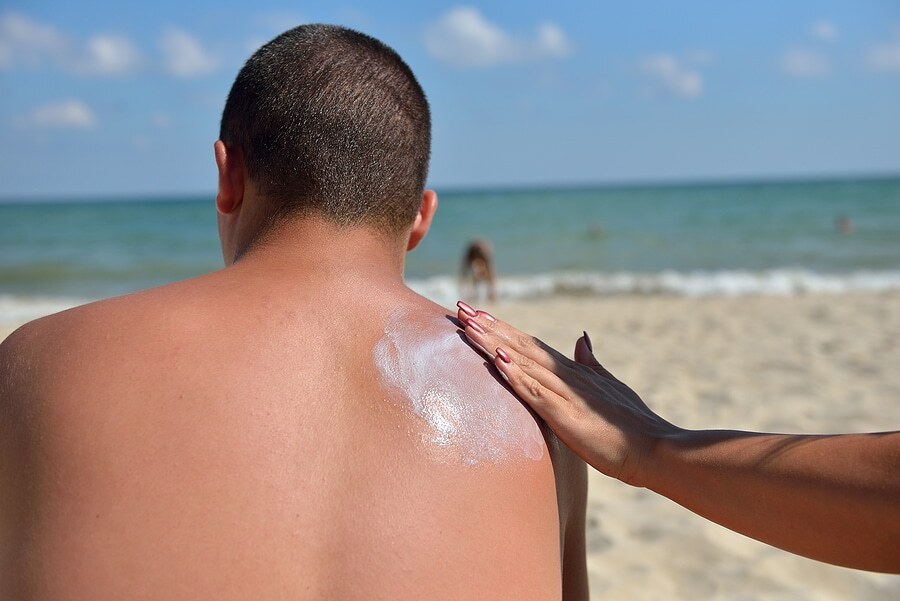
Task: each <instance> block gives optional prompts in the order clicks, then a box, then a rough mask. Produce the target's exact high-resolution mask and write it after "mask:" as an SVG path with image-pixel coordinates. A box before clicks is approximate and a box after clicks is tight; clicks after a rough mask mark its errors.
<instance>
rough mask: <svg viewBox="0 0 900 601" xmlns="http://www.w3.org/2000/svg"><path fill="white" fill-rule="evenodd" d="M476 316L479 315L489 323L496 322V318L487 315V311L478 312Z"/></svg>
mask: <svg viewBox="0 0 900 601" xmlns="http://www.w3.org/2000/svg"><path fill="white" fill-rule="evenodd" d="M478 314H479V315H481V316H482V317H484V318H485V319H486V320H488V321H489V322H491V323H494V322H495V321H497V318H496V317H494V316H493V315H491V314H490V313H488V312H487V311H479V312H478Z"/></svg>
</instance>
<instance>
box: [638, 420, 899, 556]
mask: <svg viewBox="0 0 900 601" xmlns="http://www.w3.org/2000/svg"><path fill="white" fill-rule="evenodd" d="M898 474H900V433H898V432H892V433H879V434H846V435H835V436H799V435H781V434H757V433H749V432H734V431H715V430H706V431H680V432H678V433H676V434H673V435H671V436H668V437H666V438H664V439H662V440H660V441H659V443H658V444H656V445H655V446H654V451H653V452H652V453H651V454H650V456H649V457H648V461H646V462H645V463H644V464H643V469H642V473H641V474H640V475H638V477H637V478H636V479H635V482H634V483H635V484H638V485H641V486H645V487H647V488H649V489H651V490H653V491H655V492H657V493H660V494H662V495H664V496H666V497H668V498H670V499H672V500H673V501H675V502H676V503H679V504H680V505H683V506H684V507H686V508H688V509H690V510H691V511H693V512H695V513H697V514H699V515H701V516H703V517H705V518H707V519H710V520H712V521H714V522H717V523H719V524H721V525H723V526H725V527H727V528H730V529H732V530H735V531H737V532H740V533H742V534H745V535H747V536H750V537H753V538H755V539H758V540H761V541H763V542H766V543H768V544H771V545H774V546H777V547H780V548H782V549H785V550H788V551H791V552H793V553H797V554H800V555H804V556H806V557H811V558H813V559H817V560H820V561H825V562H828V563H833V564H838V565H842V566H847V567H855V568H861V569H866V570H874V571H884V572H900V485H898V482H900V478H898Z"/></svg>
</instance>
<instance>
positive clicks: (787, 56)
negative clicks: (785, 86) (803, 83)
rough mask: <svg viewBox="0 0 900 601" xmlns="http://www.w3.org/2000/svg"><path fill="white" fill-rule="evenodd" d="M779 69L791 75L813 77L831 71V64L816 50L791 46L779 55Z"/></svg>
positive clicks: (823, 75) (804, 77)
mask: <svg viewBox="0 0 900 601" xmlns="http://www.w3.org/2000/svg"><path fill="white" fill-rule="evenodd" d="M781 71H782V72H783V73H784V74H786V75H789V76H791V77H797V78H801V79H814V78H819V77H825V76H826V75H828V74H829V73H831V65H830V64H829V63H828V59H827V58H825V55H824V54H822V53H821V52H818V51H817V50H809V49H806V48H792V49H789V50H786V51H785V52H784V54H782V55H781Z"/></svg>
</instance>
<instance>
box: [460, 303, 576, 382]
mask: <svg viewBox="0 0 900 601" xmlns="http://www.w3.org/2000/svg"><path fill="white" fill-rule="evenodd" d="M456 305H457V307H459V311H458V313H457V317H458V318H459V321H460V322H462V324H463V325H464V326H465V332H466V336H468V338H469V340H471V341H472V342H473V343H475V344H477V345H478V346H480V347H481V348H482V349H483V350H484V352H485V353H486V354H488V355H490V356H492V357H493V356H494V350H495V349H496V348H497V347H498V346H503V347H504V348H508V349H511V350H513V351H515V352H516V353H518V354H520V355H522V356H523V357H527V358H528V359H530V360H532V361H534V362H535V363H537V364H539V365H541V366H543V367H544V368H546V369H549V370H551V371H554V372H557V371H558V370H564V369H565V368H568V367H569V366H571V363H572V362H571V361H569V359H567V358H566V357H565V356H563V355H562V354H560V353H559V352H557V351H556V350H555V349H553V348H552V347H550V346H548V345H546V344H544V343H543V342H541V341H540V340H538V339H537V338H534V337H533V336H529V335H528V334H525V333H524V332H521V331H519V330H517V329H516V328H514V327H512V326H511V325H509V324H508V323H506V322H503V321H500V320H498V319H496V318H495V317H494V316H493V315H491V314H490V313H487V312H485V311H476V310H475V309H473V308H472V307H470V306H469V305H467V304H466V303H464V302H462V301H459V302H458V303H456Z"/></svg>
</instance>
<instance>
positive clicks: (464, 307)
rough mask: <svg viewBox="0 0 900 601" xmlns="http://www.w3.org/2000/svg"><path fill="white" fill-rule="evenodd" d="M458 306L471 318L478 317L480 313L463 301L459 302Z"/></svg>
mask: <svg viewBox="0 0 900 601" xmlns="http://www.w3.org/2000/svg"><path fill="white" fill-rule="evenodd" d="M456 306H457V307H459V308H460V310H461V311H462V312H463V313H465V314H466V315H468V316H469V317H475V316H476V315H478V311H476V310H475V309H473V308H472V307H470V306H469V305H467V304H466V303H464V302H462V301H457V303H456Z"/></svg>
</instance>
